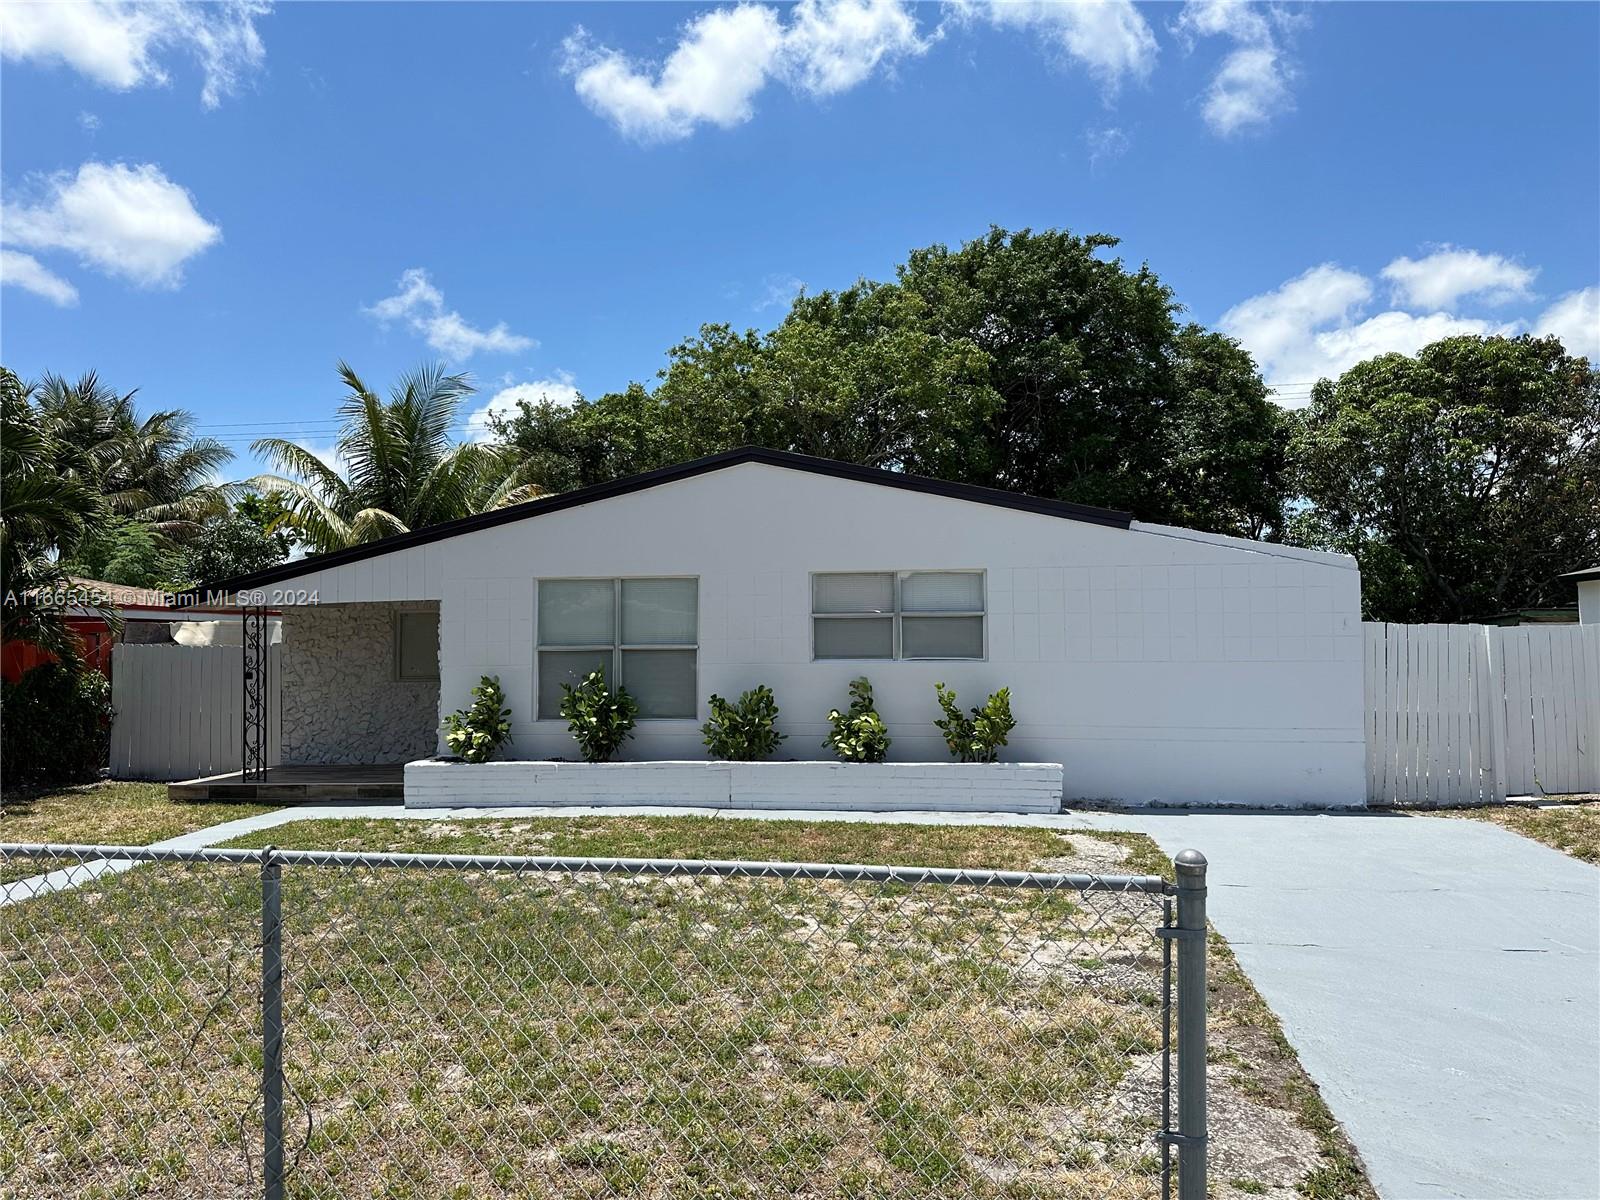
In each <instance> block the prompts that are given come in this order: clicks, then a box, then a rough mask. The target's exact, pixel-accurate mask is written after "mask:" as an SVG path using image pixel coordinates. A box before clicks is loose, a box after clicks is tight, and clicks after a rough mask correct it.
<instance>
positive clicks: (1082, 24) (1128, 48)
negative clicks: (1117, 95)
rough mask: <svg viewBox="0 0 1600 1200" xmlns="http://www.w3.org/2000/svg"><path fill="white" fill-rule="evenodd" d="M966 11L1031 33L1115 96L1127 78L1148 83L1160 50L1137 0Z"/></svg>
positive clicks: (1019, 1) (1040, 1)
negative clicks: (1140, 11) (1135, 0)
mask: <svg viewBox="0 0 1600 1200" xmlns="http://www.w3.org/2000/svg"><path fill="white" fill-rule="evenodd" d="M959 9H960V11H961V12H963V13H965V14H968V15H970V14H971V13H974V12H979V13H982V15H984V16H986V17H987V18H988V19H989V21H990V23H991V24H993V25H995V26H997V27H1000V28H1006V29H1026V30H1030V31H1032V32H1034V33H1036V34H1038V35H1039V36H1040V37H1041V38H1043V39H1045V41H1046V42H1047V43H1048V44H1049V45H1051V46H1052V47H1053V48H1055V49H1058V50H1060V51H1061V52H1063V53H1064V54H1066V56H1067V57H1068V58H1070V59H1072V60H1073V61H1075V62H1077V63H1078V64H1079V65H1081V66H1083V67H1084V68H1086V69H1087V70H1088V72H1089V73H1090V74H1091V75H1093V76H1094V77H1095V79H1097V80H1098V81H1099V82H1100V84H1101V86H1102V87H1104V88H1106V89H1107V90H1110V91H1115V90H1116V89H1117V88H1118V87H1119V86H1120V85H1121V84H1122V82H1123V81H1124V80H1125V79H1126V78H1128V77H1130V76H1131V77H1133V78H1135V79H1144V78H1147V77H1148V76H1149V74H1150V72H1151V70H1152V69H1153V68H1154V67H1155V64H1156V55H1157V53H1158V52H1159V48H1158V47H1157V45H1156V35H1155V34H1154V33H1153V32H1152V31H1151V29H1150V25H1149V23H1148V22H1147V21H1146V20H1145V19H1144V17H1143V16H1141V15H1140V13H1139V10H1138V9H1137V8H1135V7H1134V6H1133V3H1132V0H1075V2H1071V3H1062V2H1061V0H981V2H978V3H971V2H969V3H964V4H962V5H960V6H959Z"/></svg>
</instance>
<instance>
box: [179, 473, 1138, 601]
mask: <svg viewBox="0 0 1600 1200" xmlns="http://www.w3.org/2000/svg"><path fill="white" fill-rule="evenodd" d="M746 463H759V464H761V465H763V466H769V467H782V468H783V469H785V470H789V471H805V472H807V473H808V474H812V475H826V476H830V477H832V478H834V479H848V480H852V481H854V482H856V483H872V484H877V485H878V486H879V487H891V488H899V489H900V490H902V491H907V492H921V493H923V494H924V495H929V496H942V497H944V498H946V499H949V500H966V501H968V502H970V503H972V504H989V505H993V506H994V507H996V508H1013V509H1016V510H1018V511H1019V512H1028V513H1035V514H1038V515H1041V516H1047V517H1061V518H1063V519H1065V520H1068V521H1084V522H1087V523H1089V524H1091V525H1108V526H1110V527H1111V528H1113V529H1127V528H1128V527H1129V526H1130V525H1131V524H1132V523H1133V517H1132V515H1131V514H1129V513H1125V512H1117V511H1115V510H1113V509H1109V508H1095V507H1093V506H1091V505H1088V504H1074V503H1073V502H1072V501H1070V500H1047V499H1045V498H1044V497H1042V496H1025V495H1022V494H1020V493H1018V492H1006V491H1001V490H1000V489H999V488H987V487H978V486H977V485H975V484H970V483H950V482H947V481H946V480H943V479H930V478H928V477H927V476H925V475H906V474H903V473H901V472H899V471H882V470H878V469H876V468H874V467H860V466H856V465H855V464H854V463H846V462H838V461H836V460H835V459H831V458H814V457H812V456H811V455H808V454H791V453H789V452H788V451H786V450H768V449H766V448H764V447H761V446H741V447H739V448H738V449H736V450H727V451H724V452H723V453H721V454H710V455H707V456H706V457H704V458H696V459H693V460H691V461H689V462H684V463H678V464H677V465H675V466H671V467H661V468H659V469H657V470H654V471H646V472H644V473H643V474H640V475H629V476H627V477H626V478H623V479H615V480H612V481H611V482H609V483H599V484H595V485H594V486H593V487H586V488H579V489H578V490H576V491H572V492H561V493H558V494H557V495H554V496H546V497H544V498H542V499H539V500H529V501H527V502H526V503H523V504H512V505H508V506H507V507H505V508H497V509H494V510H492V511H490V512H485V513H475V514H473V515H472V516H470V517H460V518H458V519H457V520H454V521H442V522H440V523H439V524H437V525H429V526H427V527H426V528H423V529H416V530H412V531H411V532H409V533H396V534H392V535H390V536H389V537H386V538H379V539H378V540H377V541H375V542H365V543H363V544H362V545H359V546H352V547H350V548H349V549H347V550H333V551H330V552H329V553H327V554H316V555H310V556H308V557H306V558H302V559H297V560H295V561H293V562H287V563H283V564H281V565H280V566H276V567H269V568H268V569H267V570H265V571H256V572H254V573H252V574H249V575H239V576H236V577H234V578H232V579H220V580H217V581H215V582H209V583H203V584H201V585H200V586H199V587H197V588H196V589H195V590H194V592H192V593H188V595H191V596H194V595H199V596H203V595H205V594H206V593H208V592H217V591H223V592H234V591H239V590H241V589H244V588H258V587H264V586H266V585H267V584H271V583H278V582H280V581H281V580H284V579H293V578H295V577H297V576H300V575H308V574H310V573H311V572H313V571H322V570H326V569H328V568H329V567H341V566H344V565H345V564H347V563H353V562H360V561H361V560H363V559H367V558H376V557H378V556H379V555H382V554H389V553H391V552H392V551H395V550H406V549H409V548H410V547H412V546H423V545H427V544H428V543H429V542H441V541H444V540H445V539H446V538H452V537H455V536H456V535H457V534H462V533H473V532H475V531H477V530H479V529H492V528H494V527H495V526H497V525H509V524H511V523H512V522H514V521H525V520H529V519H531V518H534V517H542V516H545V515H547V514H549V513H556V512H561V511H563V510H564V509H568V508H577V507H578V506H579V505H583V504H593V503H595V502H596V501H600V500H611V499H613V498H615V497H617V496H627V495H631V494H632V493H634V492H642V491H645V490H646V489H648V488H653V487H659V486H661V485H662V484H664V483H676V482H678V481H679V480H681V479H693V478H694V477H695V476H697V475H708V474H710V473H711V472H713V471H721V470H723V469H725V468H727V467H738V466H743V465H744V464H746Z"/></svg>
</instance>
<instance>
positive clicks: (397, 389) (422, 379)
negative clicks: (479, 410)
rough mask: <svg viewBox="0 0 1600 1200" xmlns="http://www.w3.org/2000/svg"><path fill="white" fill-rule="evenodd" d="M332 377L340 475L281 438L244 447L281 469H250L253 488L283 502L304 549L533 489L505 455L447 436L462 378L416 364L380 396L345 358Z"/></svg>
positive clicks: (461, 395)
mask: <svg viewBox="0 0 1600 1200" xmlns="http://www.w3.org/2000/svg"><path fill="white" fill-rule="evenodd" d="M339 378H340V379H341V380H342V381H343V383H344V386H345V396H344V399H343V400H342V401H341V402H340V405H339V416H340V418H341V420H342V422H343V424H342V427H341V429H340V432H339V438H338V442H337V452H338V459H339V462H340V464H341V465H342V467H343V468H344V474H342V475H341V474H340V473H339V472H338V471H336V470H335V469H334V468H333V467H331V466H329V465H328V464H327V463H325V462H323V461H322V460H321V459H320V458H318V457H317V456H316V455H315V454H313V453H312V452H311V451H310V450H307V449H306V448H305V447H304V446H301V445H299V444H297V443H295V442H291V441H288V440H286V439H284V438H260V439H258V440H257V441H255V442H253V443H252V449H254V450H255V452H256V453H258V454H260V455H262V456H263V457H264V458H266V459H267V461H268V462H270V463H272V464H273V465H274V466H276V467H277V468H278V470H279V471H282V472H285V473H286V474H280V475H270V474H269V475H258V476H257V477H256V478H255V479H253V480H251V486H253V487H255V488H257V489H258V490H260V491H261V492H263V493H265V494H266V495H268V496H272V497H276V498H277V499H278V500H279V501H280V502H281V503H282V506H283V509H284V511H285V516H284V518H283V520H284V522H286V523H287V524H288V525H290V526H292V527H293V528H294V530H295V532H296V534H297V536H298V537H299V538H300V539H301V540H303V541H304V542H305V543H306V544H307V545H308V546H309V547H310V548H311V549H312V550H315V551H317V552H326V551H329V550H339V549H343V548H344V547H347V546H355V545H359V544H361V543H363V542H370V541H376V540H377V539H379V538H383V537H388V536H389V535H390V534H394V533H405V532H407V531H408V530H412V529H420V528H422V527H423V526H425V525H434V524H437V523H438V522H440V521H449V520H453V519H454V518H456V517H463V516H466V515H468V514H470V513H475V512H483V511H485V510H487V509H491V508H498V507H500V506H501V505H504V504H511V503H515V502H516V501H518V500H524V499H529V498H531V497H532V496H534V495H537V494H538V490H537V489H536V488H534V487H531V486H529V485H528V484H527V483H526V482H525V481H524V478H523V476H524V473H525V472H524V470H523V469H522V467H521V466H520V465H519V464H517V463H516V462H514V461H513V460H512V458H511V457H510V456H509V455H508V454H507V453H506V452H505V451H503V450H500V449H496V448H491V447H487V446H481V445H478V444H476V443H471V442H469V443H463V444H457V443H455V442H453V441H452V440H451V438H450V429H451V427H452V426H453V425H454V423H455V420H456V413H457V411H458V410H459V409H460V407H461V404H462V402H463V401H464V400H465V399H466V398H467V397H469V396H471V395H472V394H473V387H472V384H471V383H470V382H469V381H468V380H467V377H466V376H465V375H459V374H457V375H447V374H446V373H445V372H444V369H443V368H442V367H440V366H437V365H434V366H423V367H419V368H418V369H417V370H415V371H411V372H409V373H407V374H405V375H403V376H402V377H401V378H400V380H399V382H398V383H396V384H395V386H394V388H393V389H392V390H391V391H390V394H389V399H388V400H384V399H382V398H381V397H380V396H378V394H377V393H376V392H374V391H373V390H372V389H371V388H369V387H368V386H367V385H366V383H364V382H363V381H362V379H361V377H360V376H359V375H357V374H356V373H355V371H354V370H353V369H351V367H350V366H349V365H348V364H346V363H342V362H341V363H340V364H339Z"/></svg>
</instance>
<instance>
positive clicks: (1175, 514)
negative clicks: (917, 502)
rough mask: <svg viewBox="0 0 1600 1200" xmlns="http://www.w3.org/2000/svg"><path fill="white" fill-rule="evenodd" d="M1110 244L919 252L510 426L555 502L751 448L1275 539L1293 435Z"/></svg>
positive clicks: (979, 245)
mask: <svg viewBox="0 0 1600 1200" xmlns="http://www.w3.org/2000/svg"><path fill="white" fill-rule="evenodd" d="M1115 245H1116V241H1115V239H1112V238H1107V237H1098V236H1097V237H1088V238H1079V237H1074V236H1073V235H1071V234H1069V233H1065V232H1059V231H1046V232H1043V233H1038V234H1035V233H1031V232H1028V231H1026V230H1024V231H1022V232H1019V233H1008V232H1006V231H1004V230H1000V229H996V230H993V231H991V232H990V233H989V235H988V236H986V237H984V238H980V239H978V240H976V241H973V242H969V243H967V244H966V245H964V246H962V247H961V248H960V249H958V250H950V249H948V248H946V247H944V246H933V247H929V248H927V249H924V250H918V251H916V252H914V253H913V254H912V255H911V256H910V258H909V260H908V261H907V262H906V264H905V265H904V266H903V267H901V268H900V270H899V271H898V273H897V277H896V279H895V280H894V281H893V282H890V283H875V282H869V281H865V280H864V281H862V282H860V283H857V284H855V285H853V286H851V287H848V288H845V289H843V290H841V291H836V292H832V291H830V292H822V293H820V294H818V295H815V296H807V295H801V296H799V297H797V298H796V299H795V301H794V303H793V305H792V307H791V308H790V311H789V313H788V315H787V317H786V318H785V319H784V320H783V322H782V323H781V324H780V325H779V326H778V327H777V328H776V329H774V330H772V331H770V332H768V333H766V334H760V333H757V332H756V331H754V330H751V331H746V332H744V333H739V332H737V331H735V330H733V329H731V328H729V327H728V326H725V325H711V326H706V327H704V328H702V329H701V331H700V333H699V335H698V336H697V337H695V338H692V339H690V340H689V341H686V342H684V343H683V344H681V345H679V346H676V347H674V348H673V349H672V351H671V352H670V354H669V361H668V366H667V368H666V369H665V371H663V372H662V374H661V377H660V379H659V381H658V383H657V385H656V386H655V388H654V390H650V389H647V388H645V387H643V386H641V385H638V384H635V385H633V386H631V387H629V388H628V389H627V390H626V391H624V392H619V393H611V394H608V395H605V396H602V397H600V398H599V399H598V400H596V401H594V402H592V403H591V402H587V401H582V400H580V401H579V402H578V403H577V404H575V405H572V406H570V407H561V406H557V405H554V404H549V403H546V404H542V405H529V406H525V407H524V409H523V411H522V412H520V413H519V414H517V415H516V416H514V417H513V418H512V419H510V420H507V421H503V422H500V423H499V425H498V430H499V433H500V436H501V437H502V439H503V440H504V441H505V442H506V443H507V444H508V445H509V446H511V447H512V448H513V449H514V451H515V452H516V453H517V454H518V455H519V456H520V457H522V458H524V459H526V460H528V461H529V462H530V470H531V471H532V472H533V477H534V478H536V479H538V480H539V481H540V482H541V483H542V484H543V485H544V486H546V487H547V488H549V489H550V490H565V489H566V488H569V487H573V486H580V485H582V484H589V483H598V482H602V481H604V480H606V479H610V478H615V477H616V476H618V475H622V474H628V473H631V472H634V471H641V470H646V469H649V468H651V467H656V466H662V465H665V464H667V463H670V462H674V461H679V460H682V459H685V458H692V457H696V456H698V455H702V454H710V453H714V452H716V451H719V450H725V449H729V448H731V447H733V446H737V445H741V444H747V443H748V444H757V445H765V446H772V447H775V448H778V449H785V450H794V451H799V452H802V453H811V454H819V455H823V456H826V457H830V458H840V459H845V460H847V461H851V462H858V463H862V464H864V465H868V466H876V467H887V468H891V469H896V470H905V471H910V472H915V473H920V474H929V475H934V476H938V477H941V478H945V479H952V480H957V481H960V482H968V483H978V484H984V485H988V486H996V487H1003V488H1008V489H1011V490H1014V491H1020V492H1029V493H1033V494H1037V495H1044V496H1053V497H1058V498H1061V499H1070V500H1077V501H1081V502H1084V503H1091V504H1102V505H1109V506H1113V507H1119V508H1128V509H1131V510H1133V511H1134V512H1136V513H1137V514H1138V515H1139V516H1140V517H1141V518H1144V519H1146V520H1151V521H1170V522H1176V523H1183V524H1188V525H1194V526H1198V527H1200V528H1204V529H1210V530H1215V531H1218V532H1226V533H1238V534H1244V535H1246V536H1254V537H1262V536H1272V535H1275V534H1276V532H1277V530H1278V528H1279V526H1280V524H1281V520H1282V509H1281V489H1282V470H1283V443H1284V438H1285V429H1284V426H1283V421H1282V417H1281V414H1280V412H1279V410H1278V409H1277V407H1276V406H1275V405H1273V404H1272V402H1271V401H1270V400H1269V399H1268V397H1267V393H1266V389H1265V387H1264V386H1263V385H1262V383H1261V379H1260V376H1259V374H1258V372H1257V371H1256V370H1255V367H1254V364H1253V363H1252V362H1251V360H1250V358H1249V356H1248V355H1247V354H1245V352H1244V351H1242V350H1241V349H1240V348H1239V347H1238V346H1237V345H1236V344H1235V343H1233V342H1232V341H1230V340H1228V339H1227V338H1224V337H1221V336H1220V335H1217V334H1213V333H1209V332H1207V331H1205V330H1202V329H1200V328H1199V327H1197V326H1194V325H1185V324H1182V323H1181V322H1180V321H1179V320H1178V317H1177V314H1178V306H1177V304H1176V303H1175V301H1174V300H1173V298H1172V294H1171V292H1170V291H1169V290H1168V289H1167V288H1166V287H1165V286H1164V285H1162V284H1161V283H1160V281H1159V280H1158V279H1156V277H1155V276H1154V274H1152V273H1151V272H1150V270H1149V269H1148V268H1146V267H1141V268H1139V269H1138V270H1129V269H1128V268H1126V267H1125V266H1124V265H1123V264H1122V263H1121V262H1120V261H1118V260H1116V259H1114V258H1111V257H1110V256H1109V255H1108V253H1107V252H1108V251H1109V250H1110V249H1111V248H1112V247H1114V246H1115Z"/></svg>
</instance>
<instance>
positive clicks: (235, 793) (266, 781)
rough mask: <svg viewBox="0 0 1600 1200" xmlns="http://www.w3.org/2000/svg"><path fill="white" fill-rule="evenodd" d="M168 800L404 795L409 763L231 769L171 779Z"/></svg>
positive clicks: (293, 800) (394, 799)
mask: <svg viewBox="0 0 1600 1200" xmlns="http://www.w3.org/2000/svg"><path fill="white" fill-rule="evenodd" d="M167 798H168V799H169V800H184V801H195V800H259V801H265V802H266V803H269V804H296V803H299V802H301V801H305V800H343V801H359V800H385V801H391V802H398V801H400V800H403V799H404V798H405V764H404V763H380V764H355V765H352V764H334V763H329V764H313V765H300V766H277V767H267V768H265V769H264V770H262V771H261V772H259V773H255V772H252V773H251V774H249V775H245V774H242V773H240V772H238V771H231V772H229V773H228V774H226V775H209V776H206V777H204V778H201V779H184V780H179V781H178V782H175V783H169V784H167Z"/></svg>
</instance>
